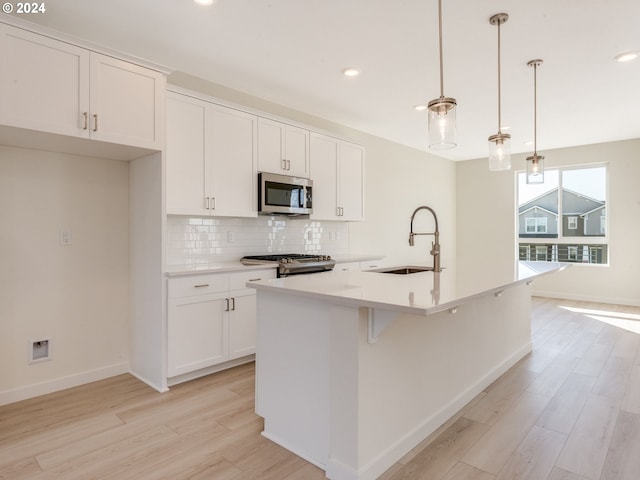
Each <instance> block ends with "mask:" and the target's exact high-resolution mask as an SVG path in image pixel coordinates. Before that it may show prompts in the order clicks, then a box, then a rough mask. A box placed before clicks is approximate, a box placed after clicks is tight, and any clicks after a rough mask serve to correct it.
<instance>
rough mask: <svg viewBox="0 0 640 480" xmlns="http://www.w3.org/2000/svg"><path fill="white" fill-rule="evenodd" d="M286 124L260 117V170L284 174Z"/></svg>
mask: <svg viewBox="0 0 640 480" xmlns="http://www.w3.org/2000/svg"><path fill="white" fill-rule="evenodd" d="M283 139H284V124H283V123H280V122H275V121H273V120H269V119H267V118H262V117H258V171H260V172H271V173H281V174H284V172H285V171H286V162H285V158H284V145H283Z"/></svg>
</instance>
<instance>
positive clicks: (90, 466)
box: [46, 425, 178, 480]
mask: <svg viewBox="0 0 640 480" xmlns="http://www.w3.org/2000/svg"><path fill="white" fill-rule="evenodd" d="M177 437H178V436H177V435H176V433H175V432H173V431H172V430H170V429H169V428H167V427H166V426H164V425H162V426H159V427H154V428H152V429H151V430H148V431H146V432H144V433H142V434H140V435H135V436H132V437H129V438H127V439H126V440H124V441H121V442H117V443H114V444H111V445H108V446H106V447H104V448H100V449H98V450H94V451H92V452H91V453H88V454H86V455H82V456H80V457H77V458H74V459H73V461H71V462H67V463H64V464H62V465H58V466H56V467H54V468H52V469H50V470H47V471H46V472H49V473H51V474H53V475H54V476H57V477H58V478H64V479H65V480H85V479H88V478H100V477H102V476H104V475H107V474H111V473H119V472H123V471H124V470H126V468H127V466H128V465H131V464H132V463H135V462H138V461H143V459H144V458H145V456H146V455H148V454H149V453H150V452H153V451H154V448H155V446H156V445H157V444H159V443H161V442H163V441H166V440H167V439H174V440H175V439H177ZM122 477H124V475H122Z"/></svg>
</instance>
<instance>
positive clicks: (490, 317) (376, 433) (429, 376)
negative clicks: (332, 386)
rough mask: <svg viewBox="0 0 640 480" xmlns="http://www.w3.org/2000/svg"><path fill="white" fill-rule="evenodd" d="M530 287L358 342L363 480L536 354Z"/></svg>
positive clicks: (404, 322)
mask: <svg viewBox="0 0 640 480" xmlns="http://www.w3.org/2000/svg"><path fill="white" fill-rule="evenodd" d="M530 312H531V296H530V290H529V287H528V286H526V285H519V286H514V287H511V288H508V289H505V291H504V292H503V293H502V294H501V295H500V296H499V297H496V296H494V295H493V294H490V295H487V296H484V297H480V298H478V299H475V300H474V301H472V302H470V303H466V304H463V305H461V306H460V307H458V309H457V312H456V313H449V312H440V313H437V314H435V315H431V316H427V317H421V316H414V315H406V314H403V315H400V316H398V317H397V319H396V320H395V321H394V322H393V323H392V324H391V325H390V326H389V327H388V328H387V329H386V330H384V331H383V332H382V333H381V335H380V336H379V338H378V341H377V342H376V343H373V344H368V343H367V335H366V319H361V324H360V328H361V333H360V339H359V348H358V351H359V358H358V365H359V375H358V378H359V395H358V398H359V405H358V411H359V430H358V440H359V442H358V458H359V465H358V467H357V470H358V471H359V476H358V477H357V478H358V479H360V480H364V479H375V478H377V477H378V476H379V475H381V474H382V473H383V472H384V471H385V470H387V469H388V468H389V467H391V465H393V463H394V462H396V461H398V460H399V459H400V458H401V457H402V456H404V455H405V454H406V453H407V452H409V451H410V450H411V449H412V448H413V447H414V446H415V445H417V444H418V443H419V442H420V441H421V440H423V439H424V438H425V437H427V436H428V435H429V434H431V433H432V432H433V431H434V430H435V429H437V428H438V427H439V426H440V425H441V424H442V423H444V422H445V421H446V420H447V419H448V418H450V417H451V416H452V415H454V414H455V413H456V412H457V411H458V410H460V409H461V408H462V407H463V406H464V405H465V404H467V403H468V402H469V401H471V400H472V399H473V398H474V397H475V396H476V395H477V394H479V393H480V392H481V391H482V390H483V389H485V388H486V387H487V386H488V385H489V384H491V383H492V382H493V381H494V380H495V379H496V378H498V377H499V376H500V375H502V374H503V373H504V372H506V371H507V370H508V369H509V368H510V367H511V366H513V365H514V364H515V363H517V362H518V361H519V360H520V359H521V358H522V357H524V356H525V355H527V354H528V353H529V352H530V351H531V329H530Z"/></svg>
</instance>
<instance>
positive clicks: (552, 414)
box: [536, 373, 596, 434]
mask: <svg viewBox="0 0 640 480" xmlns="http://www.w3.org/2000/svg"><path fill="white" fill-rule="evenodd" d="M595 383H596V378H595V377H589V376H587V375H580V374H578V373H571V374H570V375H569V376H568V377H567V379H566V380H565V382H564V383H563V385H562V386H561V387H560V389H559V390H558V392H557V393H556V395H555V396H554V397H553V398H552V399H551V402H549V405H547V408H545V409H544V411H543V412H542V415H541V416H540V418H539V419H538V421H537V423H536V425H538V426H540V427H544V428H547V429H550V430H554V431H556V432H560V433H566V434H569V433H570V432H571V430H572V429H573V426H574V425H575V423H576V421H577V420H578V416H579V415H580V412H582V408H583V407H584V404H585V403H586V401H587V398H588V395H589V392H591V389H592V388H593V386H594V385H595Z"/></svg>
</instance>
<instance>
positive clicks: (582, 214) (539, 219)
mask: <svg viewBox="0 0 640 480" xmlns="http://www.w3.org/2000/svg"><path fill="white" fill-rule="evenodd" d="M518 212H519V213H518V218H519V221H518V223H519V227H518V235H519V237H520V238H557V237H558V233H559V232H558V189H557V188H555V189H553V190H550V191H548V192H546V193H544V194H543V195H540V196H539V197H536V198H534V199H531V200H529V201H528V202H526V203H524V204H522V205H520V206H519V208H518ZM605 226H606V208H605V202H604V201H601V200H596V199H594V198H591V197H587V196H586V195H582V194H580V193H577V192H574V191H572V190H569V189H566V188H565V189H563V190H562V236H564V237H587V236H588V237H594V236H597V237H599V236H604V235H605Z"/></svg>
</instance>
